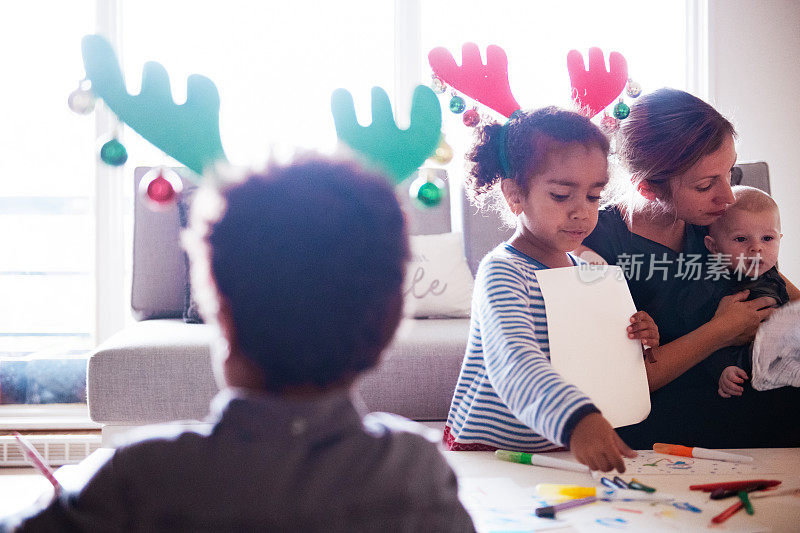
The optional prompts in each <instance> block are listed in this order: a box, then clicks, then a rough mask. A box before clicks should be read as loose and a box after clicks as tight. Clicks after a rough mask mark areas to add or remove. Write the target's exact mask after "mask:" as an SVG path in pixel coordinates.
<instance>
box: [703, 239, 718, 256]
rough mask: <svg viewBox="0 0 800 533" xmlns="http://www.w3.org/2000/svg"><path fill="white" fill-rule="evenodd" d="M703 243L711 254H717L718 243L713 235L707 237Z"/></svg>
mask: <svg viewBox="0 0 800 533" xmlns="http://www.w3.org/2000/svg"><path fill="white" fill-rule="evenodd" d="M703 242H704V243H705V245H706V248H707V249H708V251H709V252H711V253H712V254H715V253H717V241H715V240H714V237H712V236H711V235H706V238H705V239H703Z"/></svg>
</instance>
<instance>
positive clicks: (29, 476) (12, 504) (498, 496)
mask: <svg viewBox="0 0 800 533" xmlns="http://www.w3.org/2000/svg"><path fill="white" fill-rule="evenodd" d="M731 451H734V452H735V453H742V454H745V455H750V456H752V457H753V458H754V459H755V462H754V464H755V465H756V467H757V468H758V469H760V470H763V471H764V473H763V474H761V473H755V474H753V475H747V476H742V475H738V476H732V475H729V474H717V475H713V476H712V475H705V476H701V475H675V474H672V475H636V476H635V477H636V478H637V479H639V480H640V481H642V482H643V483H645V484H647V485H651V486H653V487H657V488H658V490H659V491H660V492H665V493H670V494H674V495H676V496H679V497H680V498H681V499H682V500H685V501H687V502H690V503H692V504H693V505H696V506H698V507H699V508H702V509H703V512H702V513H701V514H699V515H697V516H695V517H693V518H694V519H695V520H696V521H698V522H697V523H698V524H702V525H705V524H707V523H708V522H710V519H711V517H712V516H714V515H716V514H718V513H719V512H721V511H722V510H723V509H725V508H726V507H728V506H730V505H731V504H732V503H734V501H735V500H730V499H728V500H719V501H711V500H709V499H708V495H707V494H705V493H701V492H696V491H689V490H688V487H689V485H691V484H699V483H713V482H721V481H734V480H739V479H759V478H764V479H779V480H781V481H783V484H782V486H786V487H790V486H791V487H798V486H800V448H773V449H753V450H731ZM444 454H445V457H446V458H447V460H448V462H449V463H450V465H451V466H452V467H453V469H454V470H455V472H456V474H457V476H458V478H459V483H460V484H461V485H462V487H473V488H474V487H485V488H487V489H488V490H494V489H497V488H498V487H501V488H500V491H502V490H509V489H508V487H510V486H512V485H516V486H517V487H519V489H520V490H519V491H518V492H520V493H521V492H525V491H528V492H530V490H531V489H532V488H533V487H535V486H536V485H537V484H539V483H561V484H574V485H585V486H593V485H596V484H597V481H596V480H595V479H593V478H592V477H591V476H590V475H589V474H582V473H578V472H568V471H563V470H554V469H550V468H541V467H535V466H529V465H521V464H514V463H507V462H503V461H499V460H497V459H496V458H495V457H494V454H493V453H491V452H444ZM548 455H551V456H553V457H558V458H563V459H570V460H571V459H572V457H571V455H570V454H569V452H556V453H553V454H548ZM622 477H623V478H624V479H626V480H629V479H630V477H631V475H630V474H629V473H626V474H623V475H622ZM502 486H505V487H506V488H505V489H503V488H502ZM50 491H51V488H50V484H49V483H48V482H47V480H46V479H44V478H43V477H42V476H40V475H39V474H38V473H37V472H36V471H35V470H33V469H32V468H2V469H0V516H3V515H5V514H8V513H9V512H11V511H15V510H18V509H22V508H24V507H26V506H27V505H30V504H32V503H34V502H35V501H36V500H37V498H39V497H42V496H44V497H47V496H48V495H49V494H50ZM509 492H511V493H505V494H503V493H497V492H495V493H494V494H492V495H491V499H493V500H495V501H496V500H509V501H510V500H513V499H514V498H515V497H516V496H518V495H517V494H513V492H517V491H515V490H514V489H511V490H510V491H509ZM467 503H469V502H467ZM753 504H754V507H755V509H756V514H755V515H754V516H748V515H747V514H745V513H744V511H740V512H738V513H737V514H736V515H735V516H733V517H732V518H730V519H729V520H728V521H726V522H725V523H724V524H723V525H722V526H717V527H715V528H714V529H715V530H719V531H786V532H789V531H791V532H797V531H800V498H797V497H789V496H787V497H774V498H764V499H758V500H754V501H753ZM604 505H605V506H609V508H610V509H613V508H612V504H606V503H598V504H595V509H597V508H599V507H598V506H604ZM644 505H645V506H653V505H654V504H644ZM657 505H660V506H662V507H663V510H664V512H671V513H672V514H673V515H674V516H675V517H676V518H681V517H683V516H684V515H682V514H681V513H687V512H688V511H679V510H673V509H670V506H669V505H665V504H657ZM467 506H468V508H469V507H470V506H469V505H467ZM616 506H617V507H621V504H617V505H616ZM473 507H474V506H473ZM636 507H637V506H636V505H634V504H626V505H625V506H624V508H629V509H630V516H631V518H638V515H637V514H636V513H633V511H636V510H637V509H636ZM640 507H641V505H640ZM470 511H471V512H473V511H474V509H473V508H470ZM585 512H586V509H585V508H581V509H574V510H570V511H565V512H564V513H561V514H560V517H561V518H562V520H560V521H559V522H555V523H553V524H552V527H559V528H561V529H560V531H580V530H582V529H584V528H583V527H575V526H574V525H572V524H570V523H569V522H570V515H571V514H572V515H573V516H575V515H574V513H585ZM626 512H628V511H624V512H623V513H626ZM623 516H625V515H624V514H623ZM667 524H669V522H667ZM679 524H680V522H679ZM672 525H674V524H672ZM590 529H596V530H598V531H608V530H609V528H608V527H602V526H600V525H597V526H596V527H594V528H590ZM683 529H684V530H685V529H686V528H683ZM695 529H696V528H695ZM629 530H633V529H630V528H629Z"/></svg>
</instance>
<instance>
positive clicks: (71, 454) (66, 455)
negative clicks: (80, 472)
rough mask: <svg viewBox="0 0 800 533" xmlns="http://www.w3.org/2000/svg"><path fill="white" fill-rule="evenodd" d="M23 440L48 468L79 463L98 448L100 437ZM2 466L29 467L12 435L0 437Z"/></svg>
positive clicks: (62, 436) (58, 437)
mask: <svg viewBox="0 0 800 533" xmlns="http://www.w3.org/2000/svg"><path fill="white" fill-rule="evenodd" d="M25 440H27V441H28V442H30V443H31V444H33V447H34V448H36V450H37V451H38V452H39V453H40V454H41V456H42V457H43V458H44V461H45V463H47V464H48V465H50V466H60V465H71V464H75V463H79V462H81V461H83V460H84V459H85V458H86V457H87V456H88V455H89V454H90V453H92V452H93V451H95V450H96V449H98V448H99V447H100V435H25ZM3 466H14V467H19V466H31V464H30V463H29V462H28V461H27V460H26V459H25V455H24V454H23V453H22V449H20V447H19V444H18V443H17V439H15V438H14V437H13V436H12V435H4V436H0V467H3Z"/></svg>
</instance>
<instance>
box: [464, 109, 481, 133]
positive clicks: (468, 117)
mask: <svg viewBox="0 0 800 533" xmlns="http://www.w3.org/2000/svg"><path fill="white" fill-rule="evenodd" d="M462 120H463V121H464V125H465V126H469V127H470V128H474V127H475V126H477V125H478V124H480V123H481V116H480V115H479V114H478V110H477V109H475V108H472V109H469V110H467V111H464V116H463V118H462Z"/></svg>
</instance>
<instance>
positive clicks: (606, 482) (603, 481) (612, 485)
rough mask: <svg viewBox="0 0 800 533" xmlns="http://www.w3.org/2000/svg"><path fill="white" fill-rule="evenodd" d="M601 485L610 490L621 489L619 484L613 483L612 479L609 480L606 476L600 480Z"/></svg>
mask: <svg viewBox="0 0 800 533" xmlns="http://www.w3.org/2000/svg"><path fill="white" fill-rule="evenodd" d="M600 484H601V485H603V486H605V487H608V488H610V489H616V488H619V487H617V484H616V483H614V482H613V481H611V480H610V479H608V478H607V477H605V476H603V477H601V478H600Z"/></svg>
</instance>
